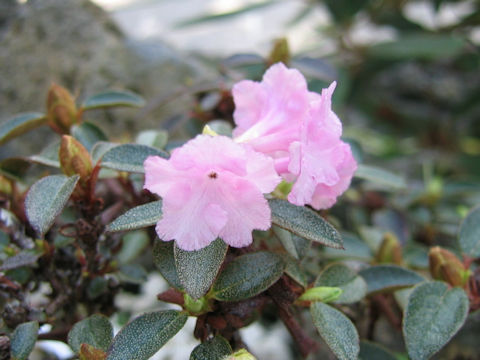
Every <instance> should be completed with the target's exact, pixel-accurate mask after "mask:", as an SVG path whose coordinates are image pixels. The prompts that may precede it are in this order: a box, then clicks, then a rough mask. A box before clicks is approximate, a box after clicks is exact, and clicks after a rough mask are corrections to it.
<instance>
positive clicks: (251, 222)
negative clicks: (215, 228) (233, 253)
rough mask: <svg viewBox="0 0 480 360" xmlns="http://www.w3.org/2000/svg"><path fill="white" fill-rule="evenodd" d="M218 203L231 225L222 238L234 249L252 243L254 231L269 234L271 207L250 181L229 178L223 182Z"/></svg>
mask: <svg viewBox="0 0 480 360" xmlns="http://www.w3.org/2000/svg"><path fill="white" fill-rule="evenodd" d="M219 194H221V195H220V196H219V201H220V202H221V204H222V205H221V206H222V208H223V209H225V210H226V211H227V213H228V221H227V223H226V224H225V227H224V228H223V229H222V231H221V232H220V237H221V238H222V239H223V241H225V242H226V243H227V244H229V245H230V246H233V247H243V246H248V245H250V244H251V243H252V231H253V230H255V229H256V230H267V229H269V228H270V226H271V214H270V207H269V206H268V202H267V200H266V199H265V198H264V196H263V195H262V193H261V192H260V190H259V189H258V188H257V187H256V186H255V185H253V184H252V183H251V182H250V181H248V180H245V179H241V178H234V177H230V179H229V181H226V182H222V184H221V187H220V189H219Z"/></svg>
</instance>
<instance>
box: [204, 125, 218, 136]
mask: <svg viewBox="0 0 480 360" xmlns="http://www.w3.org/2000/svg"><path fill="white" fill-rule="evenodd" d="M202 134H203V135H210V136H218V134H217V133H216V132H215V131H213V130H212V128H211V127H210V126H208V125H205V126H204V127H203V130H202Z"/></svg>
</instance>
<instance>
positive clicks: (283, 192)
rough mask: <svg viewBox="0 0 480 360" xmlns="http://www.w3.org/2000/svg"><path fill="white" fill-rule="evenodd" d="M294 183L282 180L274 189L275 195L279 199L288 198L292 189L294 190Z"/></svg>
mask: <svg viewBox="0 0 480 360" xmlns="http://www.w3.org/2000/svg"><path fill="white" fill-rule="evenodd" d="M292 187H293V183H289V182H286V181H285V180H282V182H281V183H280V184H278V185H277V187H276V188H275V190H273V195H275V196H276V197H277V198H279V199H283V200H286V199H287V196H288V194H290V191H292Z"/></svg>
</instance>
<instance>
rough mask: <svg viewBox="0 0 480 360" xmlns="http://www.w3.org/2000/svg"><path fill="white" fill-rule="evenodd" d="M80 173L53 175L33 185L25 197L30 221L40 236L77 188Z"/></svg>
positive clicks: (26, 210)
mask: <svg viewBox="0 0 480 360" xmlns="http://www.w3.org/2000/svg"><path fill="white" fill-rule="evenodd" d="M78 179H79V176H78V175H75V176H71V177H67V176H65V175H52V176H47V177H44V178H43V179H40V180H39V181H37V182H36V183H35V184H33V185H32V187H31V188H30V190H29V191H28V194H27V197H26V199H25V212H26V215H27V218H28V221H29V222H30V224H31V225H32V227H33V228H34V229H35V231H36V232H37V234H38V235H39V236H40V237H43V235H45V233H46V232H47V231H48V229H49V228H50V227H51V226H52V224H53V222H54V221H55V218H56V217H57V215H58V214H60V212H61V211H62V209H63V208H64V206H65V205H66V203H67V201H68V199H69V198H70V195H71V194H72V192H73V190H74V189H75V185H76V184H77V181H78Z"/></svg>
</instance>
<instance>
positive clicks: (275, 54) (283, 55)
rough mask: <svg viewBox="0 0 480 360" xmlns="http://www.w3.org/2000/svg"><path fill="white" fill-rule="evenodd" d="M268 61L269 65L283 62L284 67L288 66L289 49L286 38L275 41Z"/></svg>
mask: <svg viewBox="0 0 480 360" xmlns="http://www.w3.org/2000/svg"><path fill="white" fill-rule="evenodd" d="M268 60H269V63H270V64H275V63H278V62H283V63H284V64H285V65H288V63H289V62H290V48H289V46H288V41H287V39H286V38H280V39H277V40H275V42H274V44H273V48H272V51H271V52H270V55H269V57H268Z"/></svg>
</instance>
